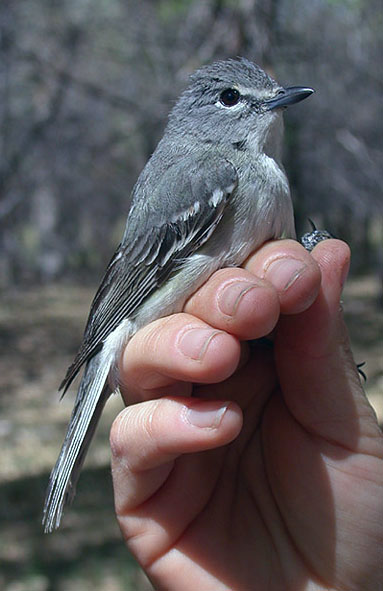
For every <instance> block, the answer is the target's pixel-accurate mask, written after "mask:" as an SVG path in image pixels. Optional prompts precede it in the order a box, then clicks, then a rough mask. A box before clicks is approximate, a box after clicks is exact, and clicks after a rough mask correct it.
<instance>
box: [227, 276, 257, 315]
mask: <svg viewBox="0 0 383 591" xmlns="http://www.w3.org/2000/svg"><path fill="white" fill-rule="evenodd" d="M255 287H257V286H256V284H255V283H249V282H248V281H236V282H234V283H229V285H226V286H225V287H224V288H223V289H222V291H221V292H220V293H219V295H218V307H219V309H220V310H221V312H222V313H223V314H225V315H226V316H234V315H235V313H236V311H237V309H238V306H239V303H240V301H241V299H242V298H243V296H244V295H245V294H246V293H248V292H249V291H251V290H252V289H254V288H255Z"/></svg>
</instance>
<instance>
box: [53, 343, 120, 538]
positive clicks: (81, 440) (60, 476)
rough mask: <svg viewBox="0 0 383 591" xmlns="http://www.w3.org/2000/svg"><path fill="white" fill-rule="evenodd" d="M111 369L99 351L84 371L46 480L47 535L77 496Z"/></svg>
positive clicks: (106, 396) (108, 393)
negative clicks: (69, 417)
mask: <svg viewBox="0 0 383 591" xmlns="http://www.w3.org/2000/svg"><path fill="white" fill-rule="evenodd" d="M110 365H111V364H110V363H106V362H105V357H104V358H102V351H100V353H97V354H96V355H95V356H94V357H92V359H91V360H90V361H89V362H88V364H87V366H86V368H85V371H84V375H83V377H82V380H81V384H80V387H79V390H78V393H77V398H76V403H75V406H74V409H73V412H72V416H71V419H70V422H69V425H68V430H67V433H66V436H65V440H64V443H63V446H62V448H61V452H60V455H59V457H58V460H57V462H56V465H55V467H54V468H53V470H52V472H51V475H50V479H49V484H48V489H47V493H46V497H45V502H44V515H43V526H44V531H45V532H46V533H47V532H51V531H52V530H54V529H56V528H58V527H59V525H60V522H61V517H62V514H63V510H64V507H65V505H67V504H68V503H70V502H71V501H72V499H73V497H74V495H75V493H76V484H77V480H78V478H79V476H80V471H81V467H82V464H83V461H84V458H85V455H86V452H87V451H88V447H89V444H90V442H91V440H92V437H93V434H94V432H95V430H96V427H97V424H98V421H99V419H100V416H101V413H102V410H103V408H104V405H105V402H106V401H107V399H108V397H109V395H110V388H109V387H108V384H107V378H108V374H109V370H110Z"/></svg>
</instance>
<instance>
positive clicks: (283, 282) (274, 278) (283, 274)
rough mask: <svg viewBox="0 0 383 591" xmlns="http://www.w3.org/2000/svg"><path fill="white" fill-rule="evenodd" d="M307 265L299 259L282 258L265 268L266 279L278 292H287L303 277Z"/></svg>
mask: <svg viewBox="0 0 383 591" xmlns="http://www.w3.org/2000/svg"><path fill="white" fill-rule="evenodd" d="M305 270H306V265H305V264H304V263H302V261H300V260H298V259H292V258H290V257H289V258H287V257H286V258H285V257H284V258H281V259H276V260H274V261H271V263H270V264H269V265H266V267H265V277H266V279H267V280H268V281H271V283H272V284H273V285H274V287H275V288H276V289H277V290H278V291H287V290H288V289H289V288H290V287H291V286H292V285H293V283H295V282H296V280H297V279H298V278H299V277H301V275H303V273H304V271H305Z"/></svg>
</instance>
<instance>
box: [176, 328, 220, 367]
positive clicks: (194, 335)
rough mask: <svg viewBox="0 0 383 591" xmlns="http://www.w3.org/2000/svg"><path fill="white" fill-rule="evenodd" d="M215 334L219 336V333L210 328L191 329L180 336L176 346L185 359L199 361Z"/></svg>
mask: <svg viewBox="0 0 383 591" xmlns="http://www.w3.org/2000/svg"><path fill="white" fill-rule="evenodd" d="M217 334H221V331H219V330H212V329H211V328H191V329H189V330H188V331H187V332H185V333H184V334H183V335H181V338H180V339H179V341H178V346H179V348H180V351H181V353H182V354H183V355H185V357H189V358H190V359H195V360H196V361H201V359H202V358H203V356H204V355H205V353H206V351H207V348H208V347H209V345H210V343H211V341H212V340H213V338H214V337H215V336H216V335H217Z"/></svg>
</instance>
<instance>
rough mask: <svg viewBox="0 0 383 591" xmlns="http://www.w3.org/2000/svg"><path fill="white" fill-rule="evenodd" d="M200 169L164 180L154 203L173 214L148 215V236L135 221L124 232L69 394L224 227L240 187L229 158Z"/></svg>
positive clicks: (200, 165)
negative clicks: (168, 206) (113, 339)
mask: <svg viewBox="0 0 383 591" xmlns="http://www.w3.org/2000/svg"><path fill="white" fill-rule="evenodd" d="M192 164H193V166H191V165H192ZM197 164H198V166H196V163H195V162H193V163H190V166H189V168H188V169H186V170H188V172H189V174H188V175H187V174H185V163H184V166H182V175H181V174H180V175H179V177H178V178H177V175H176V174H175V173H174V170H173V171H172V174H171V175H168V177H169V178H166V175H164V177H163V178H162V179H161V181H160V182H159V184H158V186H157V188H156V196H155V197H154V199H153V200H154V201H156V202H157V204H158V203H160V200H161V198H162V197H163V200H164V201H167V202H168V203H170V202H171V203H172V211H173V213H172V212H170V215H169V212H168V213H167V214H166V212H164V213H161V210H160V208H158V209H159V216H158V217H159V219H157V220H156V218H155V215H153V214H152V216H150V211H149V218H150V217H152V225H149V227H148V224H147V220H145V225H146V227H145V226H144V227H145V231H144V232H143V233H138V232H137V231H136V230H135V229H134V226H136V227H137V224H135V220H134V219H133V220H132V228H133V231H132V232H130V233H129V231H128V232H126V233H125V236H124V241H123V242H122V243H121V244H120V246H119V247H118V248H117V250H116V252H115V253H114V255H113V257H112V259H111V261H110V263H109V265H108V267H107V269H106V272H105V275H104V278H103V280H102V282H101V285H100V287H99V289H98V291H97V293H96V295H95V298H94V300H93V302H92V306H91V309H90V313H89V318H88V322H87V325H86V328H85V333H84V338H83V342H82V344H81V347H80V349H79V351H78V353H77V356H76V358H75V360H74V362H73V363H72V365H71V366H70V367H69V369H68V371H67V374H66V376H65V378H64V380H63V382H62V384H61V386H60V389H64V393H65V391H66V390H67V388H68V387H69V385H70V384H71V382H72V380H73V379H74V377H75V376H76V374H77V373H78V371H79V370H80V368H81V366H82V365H83V364H84V363H85V362H86V361H88V360H89V359H90V358H91V357H92V356H93V355H94V354H95V353H96V352H98V351H99V350H100V349H101V348H102V346H103V342H104V340H105V339H106V338H107V337H108V335H110V334H111V332H112V331H113V330H114V329H115V328H116V327H117V326H118V325H119V324H120V323H121V322H122V320H124V319H125V318H131V317H133V318H134V313H135V311H136V310H137V308H138V307H139V306H140V304H141V303H142V302H143V301H144V300H145V299H146V298H147V297H148V296H149V295H150V294H151V293H153V292H154V291H155V290H156V289H157V288H158V287H160V286H161V285H162V284H163V283H164V282H165V281H166V280H167V279H168V278H169V277H170V275H171V274H172V273H174V272H175V271H177V270H178V269H179V268H180V266H182V263H183V261H184V260H185V259H186V258H187V257H189V256H190V255H191V254H192V253H194V252H195V251H196V250H197V249H198V248H199V247H200V246H202V244H204V243H205V242H206V241H207V240H208V238H209V237H210V236H211V234H212V232H213V231H214V230H215V228H216V227H217V225H218V223H219V222H220V220H221V218H222V215H223V212H224V209H225V205H226V203H227V201H228V198H229V197H230V195H231V193H232V192H233V190H234V188H235V187H236V185H237V182H238V178H237V172H236V170H235V168H234V166H233V165H232V164H231V163H230V162H228V161H227V160H224V159H221V160H216V161H215V162H214V167H213V171H212V170H211V167H206V164H204V163H197ZM191 170H192V171H193V175H194V176H192V177H191V175H190V171H191ZM180 203H181V206H182V209H181V208H180ZM154 207H155V208H156V207H157V206H156V203H155V204H154ZM135 208H136V210H137V199H136V206H135ZM143 209H145V210H146V211H147V209H148V208H147V207H146V208H145V204H143ZM160 216H162V218H163V221H161V217H160ZM166 217H167V218H168V219H166V221H165V218H166ZM128 225H129V218H128ZM132 234H133V235H132Z"/></svg>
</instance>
